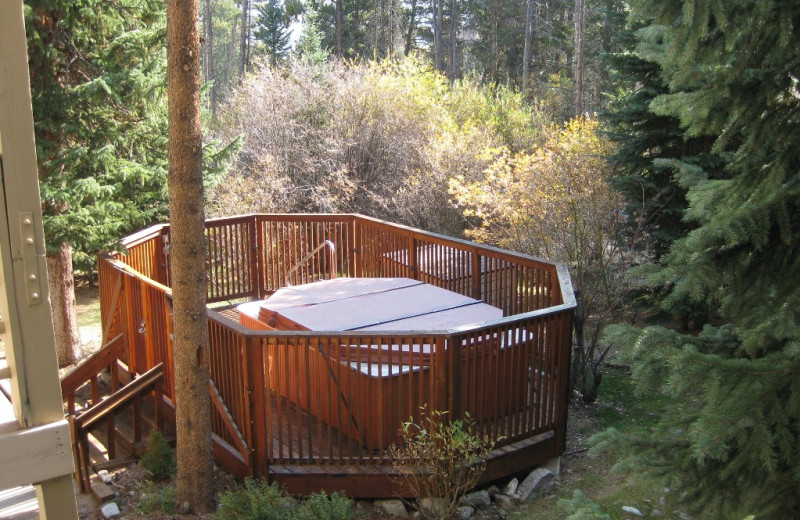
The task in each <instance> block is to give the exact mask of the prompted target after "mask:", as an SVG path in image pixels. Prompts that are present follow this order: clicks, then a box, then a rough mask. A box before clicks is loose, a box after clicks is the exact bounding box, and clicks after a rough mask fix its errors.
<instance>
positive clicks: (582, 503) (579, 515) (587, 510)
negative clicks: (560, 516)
mask: <svg viewBox="0 0 800 520" xmlns="http://www.w3.org/2000/svg"><path fill="white" fill-rule="evenodd" d="M558 505H559V506H560V507H561V508H562V509H563V510H564V512H566V513H567V514H568V515H569V516H568V517H567V518H566V520H611V515H609V514H607V513H605V512H604V511H603V508H601V507H600V504H598V503H597V502H595V501H594V500H592V499H591V498H589V497H587V496H586V495H584V494H583V492H582V491H581V490H580V489H576V490H575V491H574V492H573V493H572V498H562V499H560V500H559V501H558Z"/></svg>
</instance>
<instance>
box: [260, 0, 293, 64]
mask: <svg viewBox="0 0 800 520" xmlns="http://www.w3.org/2000/svg"><path fill="white" fill-rule="evenodd" d="M253 34H254V35H255V37H256V39H257V40H259V41H260V42H261V43H262V44H263V46H264V47H263V49H264V51H265V52H266V54H267V56H269V57H270V63H272V65H273V66H275V65H277V64H278V62H280V61H282V60H284V59H285V58H286V57H287V56H288V55H289V48H290V45H289V24H288V18H287V16H286V10H285V9H284V7H283V4H282V3H281V1H280V0H267V1H266V2H264V3H263V4H259V5H258V15H257V16H256V26H255V31H254V32H253Z"/></svg>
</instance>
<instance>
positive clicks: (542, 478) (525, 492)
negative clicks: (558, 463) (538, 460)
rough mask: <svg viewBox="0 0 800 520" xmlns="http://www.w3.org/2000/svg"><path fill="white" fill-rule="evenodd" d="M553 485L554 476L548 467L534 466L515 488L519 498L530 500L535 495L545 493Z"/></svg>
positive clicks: (525, 500)
mask: <svg viewBox="0 0 800 520" xmlns="http://www.w3.org/2000/svg"><path fill="white" fill-rule="evenodd" d="M553 486H555V476H554V475H553V472H552V471H550V470H549V469H544V468H536V469H535V470H533V471H532V472H531V474H530V475H528V476H527V477H526V478H525V480H523V481H522V484H520V485H519V488H517V493H519V496H520V500H521V501H523V502H530V501H531V500H534V499H535V498H536V497H538V496H540V495H543V494H544V493H547V492H548V491H550V490H551V489H553Z"/></svg>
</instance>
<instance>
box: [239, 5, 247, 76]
mask: <svg viewBox="0 0 800 520" xmlns="http://www.w3.org/2000/svg"><path fill="white" fill-rule="evenodd" d="M240 47H241V48H240V52H239V54H240V56H239V59H240V66H239V72H240V74H239V81H241V80H242V78H243V77H244V73H245V72H247V66H248V63H247V62H248V58H249V56H248V54H250V0H242V34H241V45H240Z"/></svg>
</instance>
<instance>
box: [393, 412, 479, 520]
mask: <svg viewBox="0 0 800 520" xmlns="http://www.w3.org/2000/svg"><path fill="white" fill-rule="evenodd" d="M447 414H448V412H442V411H433V412H432V413H431V414H427V413H425V411H424V410H423V413H422V417H423V419H422V420H421V421H420V422H422V423H423V424H422V425H419V424H415V423H413V422H411V421H409V422H406V423H404V424H403V426H402V427H401V428H400V438H401V444H400V445H399V446H398V445H394V446H392V448H391V450H390V451H391V455H392V459H393V460H394V465H395V469H396V470H397V471H398V472H399V473H400V474H401V475H402V476H401V477H400V480H401V481H402V483H403V484H404V485H405V486H406V487H407V488H408V489H409V490H410V491H411V492H412V493H413V495H414V496H415V497H417V498H422V497H432V498H433V497H435V498H437V499H439V501H434V502H433V505H432V507H426V506H423V505H422V503H421V502H420V503H419V509H420V513H422V515H423V516H425V517H426V518H450V517H451V516H452V515H453V514H454V513H455V511H456V509H457V508H458V506H459V499H460V498H461V496H462V495H463V494H464V493H466V492H467V491H469V490H470V489H472V488H473V487H475V485H476V484H477V483H478V479H479V478H480V476H481V473H483V470H484V469H485V468H486V462H485V460H484V457H485V456H486V455H487V454H488V453H489V452H490V451H491V450H492V448H493V447H494V445H493V443H492V442H490V441H489V440H488V439H486V438H483V437H480V436H479V435H475V434H473V433H472V432H471V430H472V429H473V427H474V421H473V420H472V419H471V418H470V417H469V415H467V417H466V418H465V419H464V420H463V421H462V420H459V419H456V420H453V421H450V420H447V419H448V418H447Z"/></svg>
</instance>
